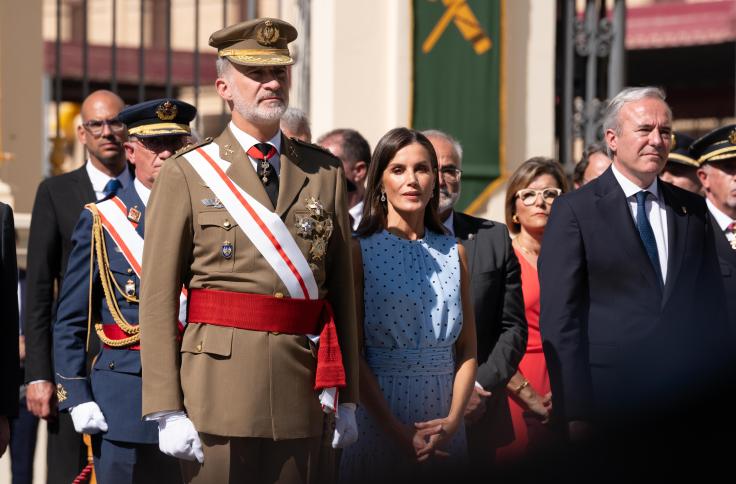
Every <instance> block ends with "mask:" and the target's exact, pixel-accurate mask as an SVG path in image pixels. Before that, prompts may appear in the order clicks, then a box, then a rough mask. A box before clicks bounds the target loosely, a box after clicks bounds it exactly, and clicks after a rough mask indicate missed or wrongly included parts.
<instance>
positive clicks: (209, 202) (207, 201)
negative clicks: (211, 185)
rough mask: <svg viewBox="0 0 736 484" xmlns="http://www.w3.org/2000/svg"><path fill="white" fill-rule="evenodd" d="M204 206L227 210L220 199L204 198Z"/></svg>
mask: <svg viewBox="0 0 736 484" xmlns="http://www.w3.org/2000/svg"><path fill="white" fill-rule="evenodd" d="M202 205H204V206H205V207H212V208H225V205H223V204H222V202H221V201H220V200H219V199H218V198H203V199H202Z"/></svg>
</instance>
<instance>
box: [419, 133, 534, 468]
mask: <svg viewBox="0 0 736 484" xmlns="http://www.w3.org/2000/svg"><path fill="white" fill-rule="evenodd" d="M423 134H424V135H425V136H426V137H427V138H428V139H429V141H430V142H431V143H432V146H434V149H435V152H436V153H437V161H438V165H439V171H440V173H439V182H440V202H439V216H440V219H441V220H443V222H444V225H445V228H447V230H448V231H449V232H450V233H451V234H454V235H455V236H456V237H457V238H458V239H460V241H461V242H462V244H463V245H464V246H465V249H466V251H467V254H468V266H469V267H468V270H469V272H470V283H471V288H472V291H473V304H474V309H475V318H476V326H477V334H478V335H477V339H478V375H477V377H476V378H477V383H476V386H475V391H474V392H473V395H472V396H471V399H470V402H469V403H468V408H467V409H466V411H465V422H466V424H467V435H468V451H469V455H470V459H471V465H472V467H473V471H474V472H475V473H478V474H488V473H489V471H490V470H491V468H492V465H493V460H494V459H493V458H494V455H495V449H497V448H498V447H501V446H503V445H505V444H508V443H509V442H511V441H512V440H513V437H514V435H513V428H512V424H511V413H510V411H509V405H508V399H507V398H506V391H505V388H506V384H507V383H508V381H509V379H511V377H512V376H513V375H514V373H516V370H517V367H518V366H519V362H520V361H521V357H522V356H523V355H524V351H525V349H526V340H527V326H526V317H525V316H524V302H523V297H522V293H521V269H520V267H519V261H518V260H517V258H516V255H515V254H514V251H513V250H512V248H511V239H510V238H509V231H508V229H507V228H506V226H505V225H504V224H501V223H498V222H492V221H490V220H485V219H481V218H477V217H472V216H470V215H466V214H464V213H461V212H457V211H455V210H454V207H455V204H456V203H457V200H458V198H459V196H460V180H461V175H462V171H461V166H462V147H461V146H460V143H459V142H458V141H457V140H455V139H454V138H453V137H452V136H450V135H448V134H447V133H444V132H442V131H438V130H427V131H424V132H423Z"/></svg>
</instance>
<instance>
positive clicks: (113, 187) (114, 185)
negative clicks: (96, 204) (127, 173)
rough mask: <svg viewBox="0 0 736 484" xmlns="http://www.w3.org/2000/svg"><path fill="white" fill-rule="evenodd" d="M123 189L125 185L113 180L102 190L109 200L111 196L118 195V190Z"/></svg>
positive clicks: (115, 179)
mask: <svg viewBox="0 0 736 484" xmlns="http://www.w3.org/2000/svg"><path fill="white" fill-rule="evenodd" d="M121 188H123V184H122V183H120V180H118V179H117V178H113V179H111V180H110V181H108V182H107V183H106V184H105V188H103V189H102V194H103V195H104V196H105V198H107V197H109V196H110V195H115V194H116V193H118V190H120V189H121Z"/></svg>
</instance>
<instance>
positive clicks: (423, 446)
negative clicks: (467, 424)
mask: <svg viewBox="0 0 736 484" xmlns="http://www.w3.org/2000/svg"><path fill="white" fill-rule="evenodd" d="M457 427H458V423H457V422H453V421H451V420H450V419H449V418H438V419H434V420H429V421H427V422H416V423H415V424H414V428H411V427H407V428H406V436H407V438H408V439H409V440H410V442H411V452H412V454H413V456H414V458H415V459H416V461H417V462H424V461H426V460H427V459H429V458H430V457H432V456H437V457H448V456H449V455H450V454H449V453H448V452H446V451H444V450H442V447H443V446H444V444H446V443H447V442H449V440H450V438H452V435H453V434H454V433H455V431H457Z"/></svg>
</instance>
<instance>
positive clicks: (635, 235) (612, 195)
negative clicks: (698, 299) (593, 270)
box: [596, 168, 660, 287]
mask: <svg viewBox="0 0 736 484" xmlns="http://www.w3.org/2000/svg"><path fill="white" fill-rule="evenodd" d="M596 195H597V196H598V197H599V198H598V199H597V200H596V206H597V208H598V210H597V213H598V214H600V218H601V221H602V222H603V227H605V228H606V229H607V231H608V232H609V234H610V236H611V238H610V239H609V240H610V241H611V243H610V244H608V245H609V250H612V251H613V250H617V251H619V252H623V254H624V255H625V257H626V258H627V259H631V258H632V257H633V258H634V259H635V263H636V266H637V267H639V270H640V271H641V273H642V275H643V276H644V278H645V279H646V280H647V282H648V283H649V284H650V285H651V286H652V287H660V284H659V282H658V281H657V278H658V277H657V274H656V273H655V272H654V267H652V263H651V261H650V260H649V256H647V253H646V250H645V249H644V244H643V243H642V241H641V237H640V236H639V231H638V230H637V229H636V225H634V219H633V218H632V216H631V210H630V209H629V203H628V201H627V200H626V197H625V195H624V191H623V190H622V189H621V186H620V185H619V184H618V181H617V180H616V177H615V176H614V174H613V171H611V168H608V170H606V171H605V172H604V173H603V175H601V176H600V177H599V178H598V180H597V187H596Z"/></svg>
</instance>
